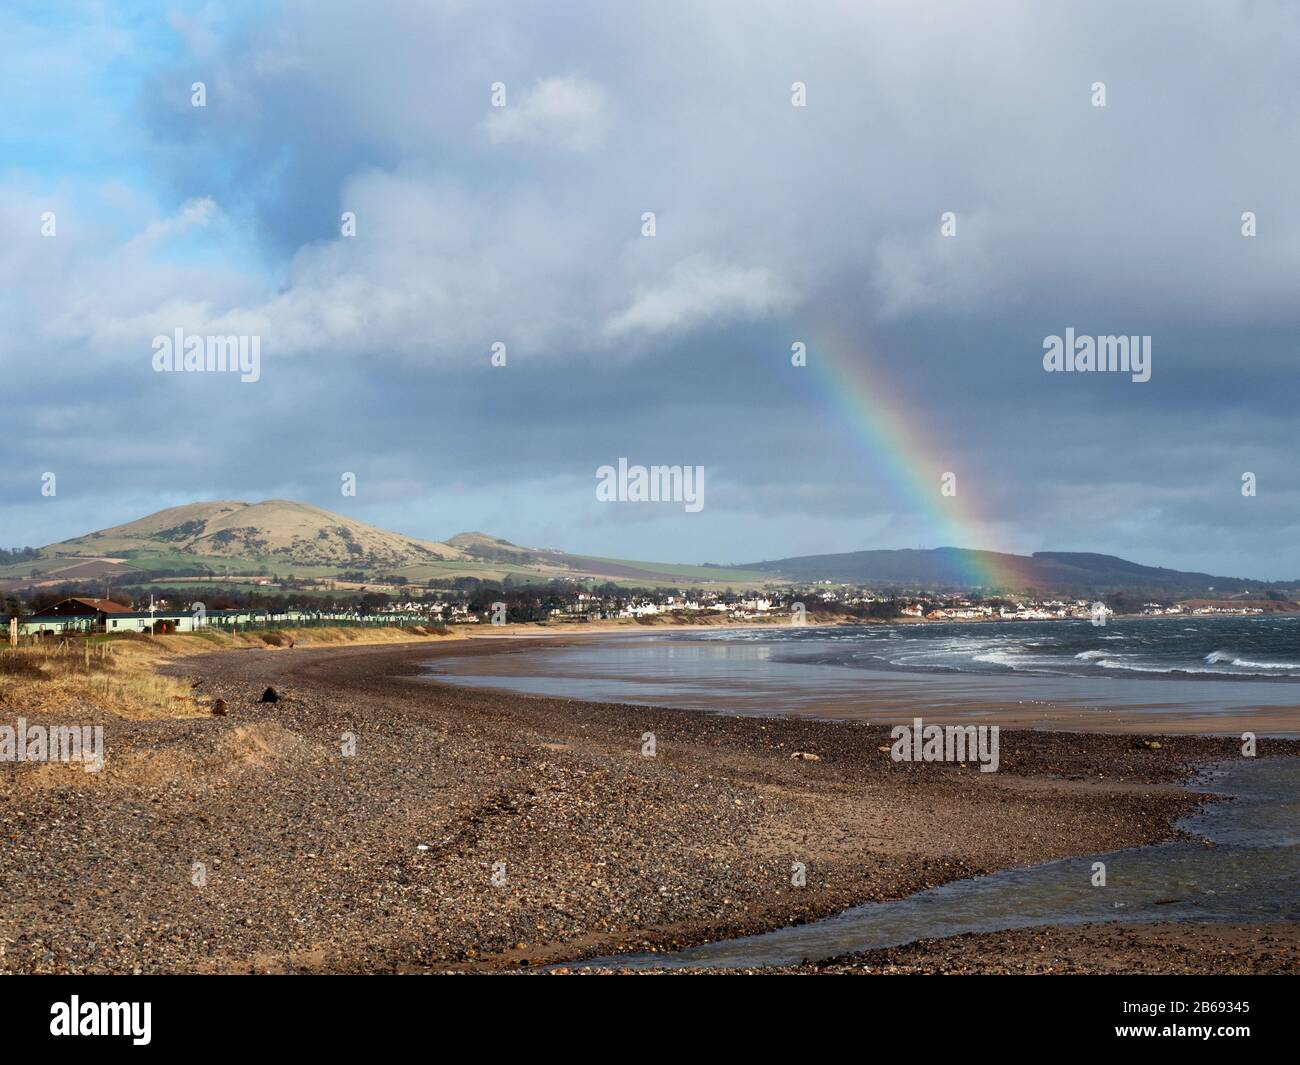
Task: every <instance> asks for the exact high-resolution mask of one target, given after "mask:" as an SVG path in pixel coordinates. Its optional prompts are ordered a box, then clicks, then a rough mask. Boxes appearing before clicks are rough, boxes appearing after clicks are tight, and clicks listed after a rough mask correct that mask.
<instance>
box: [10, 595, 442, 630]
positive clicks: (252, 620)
mask: <svg viewBox="0 0 1300 1065" xmlns="http://www.w3.org/2000/svg"><path fill="white" fill-rule="evenodd" d="M424 620H426V619H425V618H423V617H422V616H421V615H418V614H410V615H405V614H394V613H384V614H359V613H355V612H346V611H311V610H254V609H250V608H243V609H237V610H196V609H193V608H191V609H188V610H180V609H175V608H170V607H155V608H154V609H153V610H132V609H131V608H130V607H126V606H123V605H122V604H121V603H115V602H113V601H112V600H111V599H65V600H63V601H62V602H60V603H55V604H54V605H53V606H48V607H46V608H45V609H44V610H38V611H36V612H35V613H32V614H28V615H26V616H24V617H21V618H19V619H18V634H19V635H20V636H49V635H60V634H66V633H78V632H80V633H91V632H104V633H108V634H110V635H112V634H115V633H130V632H195V631H198V630H201V629H205V628H210V629H222V630H227V631H235V630H238V629H244V628H274V627H279V626H291V625H320V624H340V625H346V624H352V625H358V624H362V625H364V624H372V625H373V624H381V623H382V624H387V625H403V624H412V625H414V624H419V623H420V622H421V621H424Z"/></svg>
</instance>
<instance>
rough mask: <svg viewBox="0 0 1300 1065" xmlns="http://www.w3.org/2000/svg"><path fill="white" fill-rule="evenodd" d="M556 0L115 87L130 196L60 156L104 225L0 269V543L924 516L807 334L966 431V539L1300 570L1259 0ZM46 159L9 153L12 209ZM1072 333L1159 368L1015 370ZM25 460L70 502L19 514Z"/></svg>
mask: <svg viewBox="0 0 1300 1065" xmlns="http://www.w3.org/2000/svg"><path fill="white" fill-rule="evenodd" d="M566 12H567V14H566V15H565V16H561V17H555V16H554V15H550V16H546V15H544V14H543V13H541V12H539V11H538V10H535V9H533V8H525V7H514V6H511V5H504V6H500V7H494V8H493V9H492V11H491V12H485V11H482V10H480V9H476V8H469V7H465V6H463V5H458V4H448V5H430V4H395V3H393V4H381V5H378V6H377V7H375V8H374V9H373V10H372V9H366V10H362V9H359V8H357V7H356V5H352V4H343V3H338V4H335V3H312V4H287V5H283V6H282V7H280V8H277V9H273V10H270V11H268V12H265V13H255V14H253V15H251V16H250V17H248V18H246V19H244V20H242V21H240V22H238V23H236V24H231V25H224V24H223V25H222V26H219V27H210V28H208V30H206V31H205V30H204V27H203V24H202V19H201V16H200V15H195V16H193V17H192V19H191V21H190V22H189V23H187V24H186V32H185V33H184V38H183V39H184V43H185V47H184V49H182V52H181V54H180V56H179V57H175V56H173V57H171V58H168V59H167V60H166V61H162V62H159V63H158V64H157V65H155V66H154V67H152V68H143V69H141V70H140V71H139V72H138V81H139V89H138V93H137V96H136V103H135V105H134V108H133V111H132V114H133V115H134V116H135V121H136V122H138V123H139V126H140V130H141V132H142V133H143V134H144V135H145V136H146V138H147V141H148V144H149V149H148V153H147V156H148V157H147V159H146V161H145V163H144V164H143V165H144V167H145V169H146V170H147V171H148V173H149V174H150V176H151V179H152V182H153V187H152V188H151V189H148V190H146V189H144V188H143V187H138V186H139V182H138V181H136V182H135V183H134V185H133V184H132V182H131V181H128V180H126V178H125V177H124V178H122V182H123V184H124V185H125V186H126V187H127V189H128V191H121V190H118V191H117V192H116V193H115V194H114V195H115V196H116V197H117V198H116V199H113V198H110V195H109V193H108V192H106V191H105V189H104V188H102V187H99V188H92V187H90V186H87V185H84V184H82V185H80V186H78V188H77V189H75V190H71V191H70V192H69V193H68V196H69V197H70V198H72V199H74V200H75V199H76V197H77V196H79V197H81V198H82V199H85V198H86V197H90V196H92V194H93V196H94V202H95V203H96V205H97V206H96V210H95V211H92V212H89V214H90V218H91V219H92V220H99V221H98V224H94V222H93V221H92V224H89V225H87V226H85V227H80V228H79V229H78V230H77V231H76V232H69V233H68V239H67V240H66V241H65V239H64V237H63V236H60V237H59V242H60V243H58V245H57V247H55V246H52V245H54V243H55V242H51V241H41V240H39V239H38V238H33V237H24V239H23V240H21V241H18V242H16V243H15V244H14V245H12V246H11V249H10V251H9V252H8V253H7V254H6V255H5V257H4V258H3V259H0V280H3V281H4V282H5V285H6V288H7V290H8V291H9V292H10V295H9V296H8V297H6V298H5V304H6V309H7V310H9V311H10V312H11V313H12V320H13V321H14V323H15V325H16V329H15V330H14V331H13V332H12V333H11V334H10V336H9V337H8V339H7V340H5V341H3V342H2V343H3V348H0V350H2V351H3V352H4V357H5V364H6V370H7V372H8V373H9V374H10V376H9V379H8V380H9V385H10V389H9V406H8V409H9V411H10V412H12V414H13V416H14V417H15V418H16V424H17V425H18V426H19V432H18V433H17V434H16V435H17V441H18V442H17V444H16V446H15V447H14V450H13V452H12V454H13V458H12V460H11V462H10V463H9V464H8V465H7V466H6V469H5V472H4V473H3V474H2V475H0V493H3V499H4V501H5V504H6V506H5V516H4V519H3V524H2V525H0V535H3V536H4V537H6V538H7V539H8V540H11V541H18V540H35V539H52V538H54V537H55V536H65V535H72V534H75V533H79V532H82V531H85V530H86V529H87V528H89V527H91V526H98V525H104V524H108V523H110V522H111V521H117V520H126V519H128V518H131V517H134V516H137V514H136V511H135V510H133V509H132V508H140V507H146V508H147V507H148V506H153V505H158V506H161V505H164V504H165V503H174V502H181V501H185V500H188V499H190V498H193V497H206V498H212V497H237V498H250V499H251V498H262V497H266V496H271V495H293V496H294V497H296V498H305V499H308V500H309V501H312V502H316V503H318V504H320V505H323V506H327V507H334V508H336V509H348V511H349V512H350V513H355V514H356V515H357V516H359V517H362V518H366V519H368V520H376V521H383V522H385V523H387V524H390V525H394V526H396V527H399V528H402V529H403V530H404V531H409V532H414V533H419V534H423V535H429V536H445V535H450V534H451V533H453V532H455V531H458V530H459V529H460V528H462V527H466V526H480V527H488V531H492V532H495V533H498V534H500V535H505V536H508V537H510V538H512V539H514V540H516V541H520V542H538V541H540V542H546V543H550V544H554V545H556V546H564V547H571V548H574V549H578V550H585V551H590V552H601V553H605V554H612V555H621V556H624V557H629V556H634V555H636V556H641V557H656V556H658V557H671V558H682V559H701V558H709V557H713V558H727V559H743V558H757V557H765V556H766V557H775V556H778V555H782V554H795V553H803V552H808V551H815V550H849V549H854V548H858V547H869V546H918V545H920V544H926V543H927V542H928V543H929V544H930V545H932V544H933V537H934V536H935V535H937V532H936V530H935V529H934V528H933V526H932V525H931V523H929V522H928V520H927V519H926V518H925V517H924V515H922V514H919V513H917V512H916V509H915V504H914V502H913V501H912V500H911V499H910V498H909V494H908V493H907V492H906V491H900V486H899V484H898V483H897V482H896V480H894V479H893V478H891V477H890V475H889V472H888V469H887V467H888V466H889V462H888V456H884V455H877V456H873V454H872V453H871V452H870V450H869V449H868V450H864V444H863V440H862V438H861V436H860V434H859V433H858V432H857V431H856V430H855V429H854V427H853V425H852V424H851V423H849V422H846V421H844V420H843V419H842V418H841V417H840V415H838V414H837V413H836V411H835V406H834V404H833V402H832V400H831V397H830V396H829V395H828V394H827V392H826V386H825V385H819V384H816V383H813V382H809V381H807V380H804V379H802V378H800V377H799V376H798V375H800V374H801V373H805V372H807V371H804V370H799V369H795V368H793V367H791V366H790V365H789V359H788V353H789V346H790V343H791V341H792V340H794V339H798V338H803V339H806V340H810V341H811V338H812V337H813V336H814V335H817V334H818V333H820V332H823V331H825V330H826V329H827V328H830V329H833V331H834V332H835V333H836V334H837V335H840V336H849V337H851V338H854V340H855V341H858V342H860V348H861V351H860V352H859V353H858V354H857V355H855V356H853V357H855V358H859V359H861V360H864V362H865V367H866V369H867V371H868V372H867V376H868V378H870V376H871V374H872V373H879V374H880V376H881V377H882V379H883V380H887V381H889V382H890V383H891V386H892V387H891V392H890V394H891V395H892V394H897V395H902V396H905V397H906V404H907V408H906V409H905V410H901V411H898V412H897V413H898V414H899V415H900V416H901V417H902V418H903V419H904V421H905V422H906V423H907V424H908V425H909V426H910V427H912V428H914V429H915V431H916V433H917V434H918V436H919V437H920V438H922V439H924V440H925V441H927V442H928V443H930V444H932V445H933V447H934V451H935V452H936V453H938V454H945V455H956V456H957V460H958V461H959V462H960V463H961V466H960V469H961V474H962V485H963V490H968V491H971V492H976V493H979V497H980V498H979V500H978V502H979V506H978V508H977V510H978V512H979V513H981V514H983V515H985V516H986V517H987V523H986V527H984V528H981V529H978V530H972V535H978V536H982V537H984V538H985V539H984V540H983V542H979V543H975V544H972V545H971V546H982V547H993V548H1001V549H1006V550H1033V549H1046V548H1057V549H1079V550H1100V551H1108V552H1113V553H1116V554H1122V555H1128V556H1131V557H1136V558H1138V559H1140V560H1141V561H1148V562H1156V563H1162V564H1168V565H1181V566H1187V567H1192V566H1195V567H1197V568H1204V569H1210V570H1218V571H1222V572H1237V573H1242V574H1247V575H1253V576H1277V577H1281V576H1294V575H1296V574H1300V548H1297V547H1296V546H1295V545H1296V544H1297V542H1298V541H1297V538H1296V536H1295V532H1296V528H1295V526H1296V524H1297V521H1300V519H1298V518H1297V514H1298V513H1300V511H1298V510H1297V507H1296V503H1297V492H1298V491H1300V482H1298V481H1297V477H1296V475H1295V473H1294V462H1293V460H1292V455H1293V454H1294V449H1293V444H1292V440H1293V436H1294V418H1293V415H1292V412H1293V411H1294V409H1295V406H1296V400H1297V399H1300V388H1298V387H1297V384H1296V376H1295V372H1294V370H1293V367H1294V365H1295V356H1294V351H1295V341H1294V335H1295V330H1296V326H1297V322H1296V318H1297V317H1298V315H1297V312H1296V309H1295V305H1294V301H1293V299H1292V291H1293V288H1294V278H1295V276H1296V272H1297V267H1298V266H1300V212H1297V211H1295V210H1294V209H1293V207H1292V202H1291V201H1292V197H1293V193H1292V189H1291V184H1292V175H1293V174H1294V173H1295V171H1296V165H1297V163H1300V139H1297V134H1298V133H1300V128H1298V127H1300V119H1298V118H1297V116H1298V115H1300V108H1298V107H1297V106H1296V105H1297V103H1300V99H1298V97H1300V75H1298V74H1297V72H1296V70H1295V68H1294V63H1293V62H1292V59H1293V51H1294V50H1293V47H1292V43H1293V42H1294V41H1295V39H1296V34H1297V29H1298V26H1297V16H1296V14H1295V13H1294V12H1293V11H1291V10H1290V9H1289V8H1287V7H1285V6H1284V5H1272V4H1254V5H1241V6H1235V5H1223V6H1220V7H1214V8H1205V9H1197V10H1196V11H1195V12H1194V13H1192V12H1189V11H1188V10H1187V9H1186V8H1185V7H1184V6H1181V5H1174V4H1157V5H1148V6H1146V7H1144V8H1142V9H1140V10H1135V9H1134V8H1133V7H1132V6H1131V5H1122V4H1097V5H1090V6H1089V7H1088V8H1086V9H1082V8H1080V9H1076V10H1073V11H1070V12H1069V13H1068V14H1067V13H1066V12H1065V11H1064V10H1056V9H1043V8H1042V7H1041V5H1029V4H1024V5H1019V4H1001V5H980V6H978V7H976V6H972V5H960V6H959V5H951V6H944V5H925V6H924V7H918V6H917V5H903V4H898V5H871V6H870V8H869V9H868V8H864V9H862V10H845V9H844V8H843V6H842V5H822V6H818V5H814V6H812V7H801V8H799V9H798V10H794V9H790V8H787V7H785V6H775V5H774V6H770V7H769V6H764V5H758V6H755V5H750V4H746V5H734V6H733V5H713V6H710V7H709V8H707V9H706V10H705V11H703V12H701V11H699V10H696V9H695V7H693V6H687V5H680V6H678V5H653V6H651V5H645V6H640V7H636V8H629V7H627V6H626V5H622V6H620V7H619V8H617V9H614V8H610V7H608V6H607V5H590V6H586V5H566ZM196 79H203V80H206V81H207V82H208V91H209V106H208V107H207V108H206V109H203V110H202V111H201V112H198V111H196V109H193V108H190V107H189V103H188V87H189V84H190V82H191V81H193V80H196ZM496 81H502V82H504V83H505V84H506V87H507V94H508V100H509V106H508V107H507V108H505V109H504V110H494V109H493V108H491V107H490V106H489V87H490V86H491V84H492V83H493V82H496ZM794 81H804V82H806V83H807V86H808V100H809V103H808V107H806V108H793V107H791V106H790V86H791V83H792V82H794ZM1096 81H1104V82H1105V83H1106V90H1107V106H1106V107H1105V108H1095V107H1093V106H1091V103H1090V94H1091V86H1092V84H1093V83H1094V82H1096ZM79 103H80V102H79V101H76V100H68V101H67V104H68V106H69V107H74V106H78V105H79ZM46 178H47V179H48V180H47V181H46V184H51V183H52V182H53V180H54V179H53V178H50V177H49V175H46ZM33 182H34V183H35V185H36V186H37V191H36V193H31V186H32V184H33ZM41 184H42V182H41V181H40V180H37V179H32V178H30V177H29V178H28V179H26V180H25V182H18V181H15V182H14V183H13V185H12V187H11V188H10V191H11V193H12V194H11V195H8V196H6V197H5V202H4V207H3V208H0V211H2V212H3V216H4V218H3V220H4V222H5V225H6V228H7V229H12V230H14V231H23V232H28V231H30V229H31V225H30V224H29V219H30V218H31V217H32V216H33V212H35V213H36V214H39V210H37V208H38V207H39V204H40V201H41V196H42V195H43V193H42V192H41V189H40V186H41ZM19 189H26V190H27V192H26V193H24V194H21V195H20V193H19V191H18V190H19ZM74 192H75V193H76V196H74V195H73V193H74ZM151 197H152V199H151ZM109 204H113V205H115V208H114V207H113V206H109ZM114 209H116V214H114V215H113V217H114V218H115V222H114V224H113V225H112V226H109V225H105V224H104V223H103V222H102V219H103V218H104V217H105V216H107V215H110V214H113V211H114ZM345 210H348V211H355V212H356V214H357V219H358V229H357V236H356V237H355V238H350V239H345V238H341V237H340V236H339V231H338V227H339V215H340V213H341V212H342V211H345ZM647 210H653V211H655V212H657V215H658V219H657V221H658V234H657V235H656V236H655V238H654V239H652V240H651V239H648V238H643V237H641V236H640V235H639V228H640V224H641V223H640V218H641V214H642V212H643V211H647ZM949 210H950V211H954V212H956V214H957V235H956V236H955V237H953V238H949V239H945V238H942V237H940V235H939V220H940V214H941V212H943V211H949ZM1243 211H1253V212H1255V213H1256V214H1257V217H1258V227H1259V235H1258V236H1256V237H1254V238H1245V237H1243V236H1241V233H1240V227H1241V220H1240V219H1241V214H1242V212H1243ZM178 326H180V327H183V328H185V329H186V330H187V331H191V332H195V333H223V334H224V333H234V332H238V333H252V334H259V335H261V337H262V339H263V350H264V373H263V380H262V381H260V382H259V383H257V384H256V385H240V384H238V383H237V382H234V381H230V380H220V381H218V380H212V379H206V378H203V377H202V376H200V375H196V376H194V377H189V376H187V375H174V376H171V377H168V376H159V375H155V374H153V373H152V371H151V370H150V369H149V367H148V357H149V350H150V349H149V344H150V340H151V338H152V337H153V336H154V335H156V334H159V333H169V332H170V331H171V330H173V329H174V328H176V327H178ZM1067 327H1072V328H1074V329H1076V330H1077V331H1078V332H1079V333H1081V334H1083V333H1086V334H1090V335H1104V334H1110V333H1123V334H1126V335H1127V334H1138V335H1150V336H1151V337H1152V340H1153V352H1154V357H1153V373H1152V379H1151V380H1150V381H1149V382H1147V383H1145V384H1135V383H1132V382H1130V381H1128V380H1126V379H1120V378H1119V377H1118V376H1117V375H1109V374H1097V375H1091V376H1085V375H1065V374H1047V373H1044V372H1043V369H1042V363H1041V359H1042V351H1043V349H1042V343H1043V338H1044V337H1045V336H1046V335H1049V334H1059V333H1062V332H1063V331H1064V330H1065V329H1066V328H1067ZM498 340H499V341H503V342H505V343H506V344H507V348H508V352H509V356H508V360H509V361H508V366H507V367H505V368H492V367H490V366H489V365H488V355H489V350H490V346H491V344H492V343H493V342H495V341H498ZM33 352H40V357H39V358H32V357H31V353H33ZM810 357H811V358H814V359H815V358H817V357H818V352H817V351H816V349H815V346H814V347H813V348H812V349H811V350H810ZM110 420H111V422H112V424H114V425H122V426H125V427H127V429H128V431H125V432H105V431H103V430H102V427H101V425H100V423H101V422H103V421H110ZM56 442H57V446H56ZM620 455H626V456H629V457H631V458H632V459H633V461H638V460H640V461H647V462H658V461H664V462H682V463H690V464H702V465H705V466H706V468H707V469H708V470H709V493H708V504H707V507H706V511H705V512H704V513H703V514H702V515H682V514H676V515H669V514H666V513H658V512H656V513H654V514H648V515H642V514H641V513H640V512H637V513H628V511H627V510H626V508H624V509H619V508H608V507H606V508H604V509H602V508H600V507H599V506H598V505H597V504H596V503H595V500H594V494H593V483H594V481H593V478H594V470H595V467H596V466H597V465H600V464H602V463H606V462H611V461H614V460H616V459H617V458H618V457H619V456H620ZM54 465H57V466H58V468H59V469H60V470H61V471H62V473H61V484H62V485H65V486H66V488H65V489H64V491H63V492H61V497H60V499H59V501H58V504H57V505H58V506H59V507H60V508H63V509H60V510H59V511H58V512H57V516H56V512H55V510H54V507H55V504H53V503H49V504H46V503H44V502H42V501H41V500H39V499H38V498H35V497H34V492H35V491H36V490H37V485H36V481H34V480H33V478H39V473H40V472H41V471H42V470H45V469H49V468H52V467H53V466H54ZM1247 470H1249V471H1253V472H1255V473H1257V474H1258V476H1259V481H1260V495H1259V496H1258V497H1257V498H1254V499H1248V498H1245V497H1242V496H1241V494H1240V492H1239V490H1238V487H1239V484H1240V476H1241V473H1242V472H1243V471H1247ZM344 471H352V472H356V473H357V474H358V477H359V481H360V484H361V486H362V490H361V491H360V492H359V493H358V497H357V498H356V499H355V500H349V501H346V506H345V501H344V500H343V499H341V498H340V497H339V495H338V489H337V485H338V480H339V476H340V474H341V473H342V472H344ZM935 473H936V480H935V486H934V488H935V491H937V471H935ZM73 492H75V493H76V497H77V498H78V499H80V500H81V501H82V503H81V506H80V507H77V508H74V507H72V506H71V505H69V502H68V498H69V497H68V493H73ZM633 510H635V508H633ZM493 523H495V524H493ZM29 530H30V531H29Z"/></svg>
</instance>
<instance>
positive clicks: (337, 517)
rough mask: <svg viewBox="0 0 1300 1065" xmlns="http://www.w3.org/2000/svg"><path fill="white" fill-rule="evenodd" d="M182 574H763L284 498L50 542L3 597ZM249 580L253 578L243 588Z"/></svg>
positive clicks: (527, 578)
mask: <svg viewBox="0 0 1300 1065" xmlns="http://www.w3.org/2000/svg"><path fill="white" fill-rule="evenodd" d="M142 574H149V575H152V576H153V577H154V578H155V579H159V580H161V579H164V575H172V574H175V575H184V576H186V577H193V578H195V579H207V578H221V577H226V578H233V579H239V578H241V577H242V578H250V579H251V578H252V577H255V576H258V575H266V576H267V577H270V578H275V577H286V576H289V575H294V576H296V577H299V578H330V579H333V578H338V579H343V580H353V579H354V578H356V577H357V576H358V575H360V578H361V579H362V580H363V581H366V582H371V583H379V582H382V581H383V580H384V579H385V578H388V577H396V578H398V579H399V580H406V581H407V582H414V583H417V584H418V583H423V582H426V581H430V580H449V579H451V580H454V579H458V578H478V579H483V580H497V581H504V580H507V579H508V580H512V581H516V582H521V583H545V582H548V581H553V580H557V579H564V580H581V581H589V582H605V581H615V582H618V583H622V584H625V585H637V586H643V587H652V586H661V585H669V586H676V585H679V584H681V583H687V582H690V583H695V584H702V583H708V582H709V581H717V582H722V581H727V582H730V583H732V584H736V585H739V586H745V587H759V586H761V585H763V584H764V583H766V582H767V581H768V580H769V579H770V578H769V577H768V576H767V575H766V574H762V573H744V572H738V571H734V570H720V569H718V570H715V569H710V568H708V567H692V566H672V565H668V564H663V563H650V562H646V563H638V562H628V561H623V560H613V559H601V558H587V557H584V556H580V555H569V554H565V553H564V552H562V551H557V550H553V549H545V548H532V547H520V546H518V545H517V544H512V543H511V542H510V541H509V540H502V539H501V538H500V537H496V536H490V535H488V534H487V533H481V532H464V533H458V534H457V535H456V536H453V537H451V539H450V540H448V541H447V542H441V541H437V540H423V539H419V538H417V537H414V536H407V535H404V534H401V533H393V532H388V531H386V530H384V529H379V528H376V527H375V526H373V525H367V524H366V523H365V522H360V521H356V520H355V519H353V518H348V517H344V516H343V515H341V514H335V513H332V512H330V511H328V510H323V509H321V508H320V507H313V506H308V505H307V504H305V503H295V502H292V501H290V500H284V499H270V500H265V501H263V502H261V503H243V502H234V501H229V500H219V501H216V502H208V503H188V504H186V505H184V506H179V507H170V508H168V509H167V510H160V511H158V513H156V514H150V515H149V516H148V517H144V518H140V519H138V520H137V521H132V522H127V523H126V524H125V525H115V526H113V527H112V528H109V529H101V530H100V531H98V532H93V533H88V534H87V535H85V536H78V537H76V538H75V539H72V540H65V541H63V542H61V543H57V544H51V545H49V546H48V547H44V548H41V549H39V550H37V551H35V552H22V553H21V557H20V558H18V559H16V560H15V561H12V562H10V563H8V564H0V592H3V591H12V590H15V589H21V588H31V587H56V586H62V585H69V584H74V583H76V582H96V583H98V582H103V585H104V586H105V587H107V586H109V585H111V584H114V583H118V582H122V583H129V582H132V581H134V580H137V579H140V576H141V575H142ZM246 583H247V582H246Z"/></svg>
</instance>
